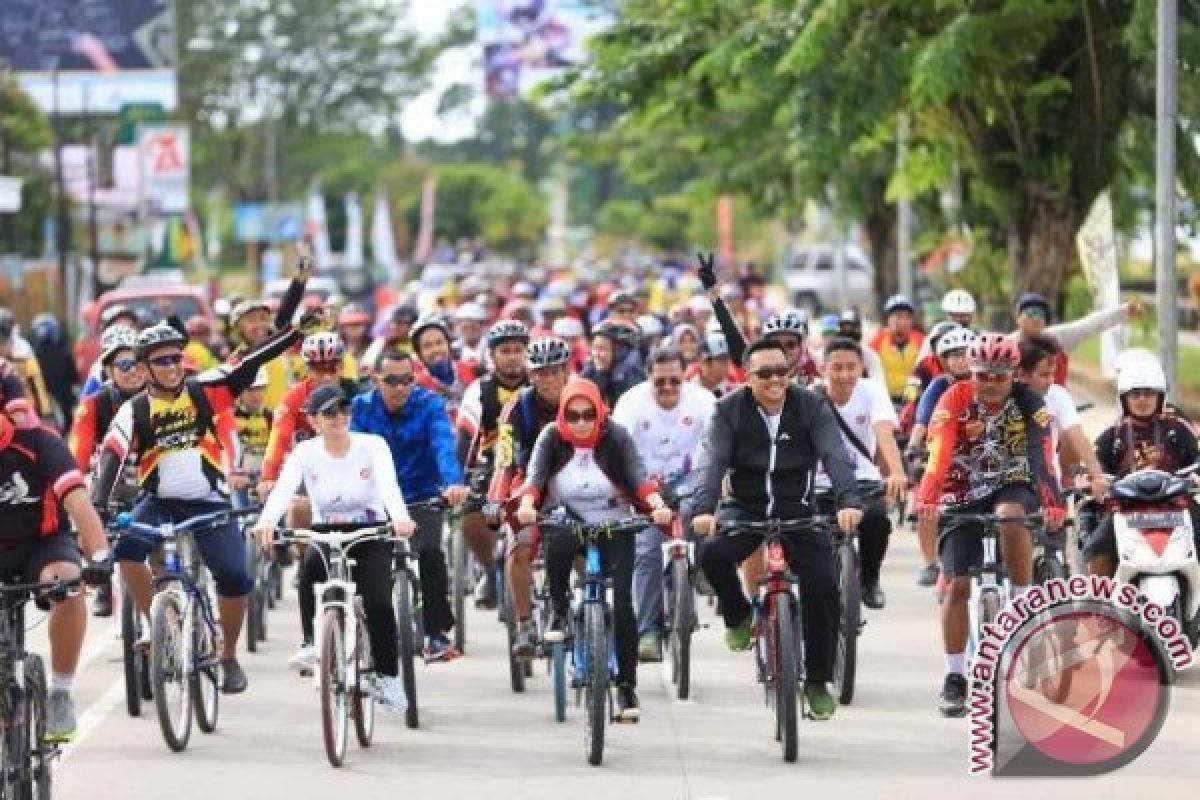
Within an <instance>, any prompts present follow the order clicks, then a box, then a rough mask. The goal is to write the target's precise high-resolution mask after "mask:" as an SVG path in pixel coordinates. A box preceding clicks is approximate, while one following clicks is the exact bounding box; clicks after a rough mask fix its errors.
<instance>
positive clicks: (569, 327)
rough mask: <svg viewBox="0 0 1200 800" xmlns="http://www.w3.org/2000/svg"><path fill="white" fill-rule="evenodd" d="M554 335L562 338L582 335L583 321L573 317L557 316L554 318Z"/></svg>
mask: <svg viewBox="0 0 1200 800" xmlns="http://www.w3.org/2000/svg"><path fill="white" fill-rule="evenodd" d="M553 330H554V335H555V336H561V337H563V338H564V339H574V338H575V337H577V336H583V323H582V322H580V321H579V320H578V319H576V318H575V317H559V318H558V319H556V320H554V325H553Z"/></svg>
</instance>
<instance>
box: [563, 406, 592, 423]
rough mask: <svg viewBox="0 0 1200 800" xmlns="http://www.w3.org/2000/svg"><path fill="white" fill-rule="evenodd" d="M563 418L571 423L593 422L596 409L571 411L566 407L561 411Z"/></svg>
mask: <svg viewBox="0 0 1200 800" xmlns="http://www.w3.org/2000/svg"><path fill="white" fill-rule="evenodd" d="M563 418H564V419H566V421H567V422H568V423H571V424H575V423H577V422H595V421H596V409H594V408H589V409H586V410H584V411H571V410H570V409H567V410H566V411H565V412H563Z"/></svg>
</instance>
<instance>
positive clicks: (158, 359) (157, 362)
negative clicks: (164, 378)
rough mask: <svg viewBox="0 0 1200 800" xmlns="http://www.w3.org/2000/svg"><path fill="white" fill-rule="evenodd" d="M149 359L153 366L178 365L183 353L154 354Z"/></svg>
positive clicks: (181, 360)
mask: <svg viewBox="0 0 1200 800" xmlns="http://www.w3.org/2000/svg"><path fill="white" fill-rule="evenodd" d="M149 361H150V365H151V366H153V367H163V368H166V367H178V366H179V365H180V364H182V363H183V353H175V354H174V355H169V356H155V357H154V358H151V359H149Z"/></svg>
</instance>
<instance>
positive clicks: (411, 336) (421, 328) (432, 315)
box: [408, 312, 450, 347]
mask: <svg viewBox="0 0 1200 800" xmlns="http://www.w3.org/2000/svg"><path fill="white" fill-rule="evenodd" d="M431 328H432V329H436V330H439V331H441V332H442V335H444V336H445V337H446V341H450V326H449V325H447V324H446V318H445V317H443V316H442V315H441V314H438V313H436V312H429V313H427V314H422V315H421V318H420V319H419V320H417V324H416V325H413V328H412V330H411V331H409V333H408V340H409V341H410V342H412V344H413V347H416V346H417V342H418V341H420V339H421V334H423V333H425V331H427V330H430V329H431Z"/></svg>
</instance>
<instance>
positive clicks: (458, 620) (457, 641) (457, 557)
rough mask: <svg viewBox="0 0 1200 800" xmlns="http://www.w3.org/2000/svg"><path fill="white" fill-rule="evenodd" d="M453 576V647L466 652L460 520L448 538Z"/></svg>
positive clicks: (464, 548)
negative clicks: (450, 546)
mask: <svg viewBox="0 0 1200 800" xmlns="http://www.w3.org/2000/svg"><path fill="white" fill-rule="evenodd" d="M450 541H451V543H452V548H451V550H452V552H451V553H450V557H451V558H452V559H453V561H452V564H453V567H454V576H453V580H452V581H451V584H450V589H451V591H452V592H453V593H454V647H455V648H456V649H457V650H458V652H460V653H465V652H467V600H466V598H467V543H466V538H465V537H464V536H463V530H462V520H461V519H460V520H459V522H458V525H457V526H456V527H455V529H454V531H453V533H452V534H451V536H450Z"/></svg>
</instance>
